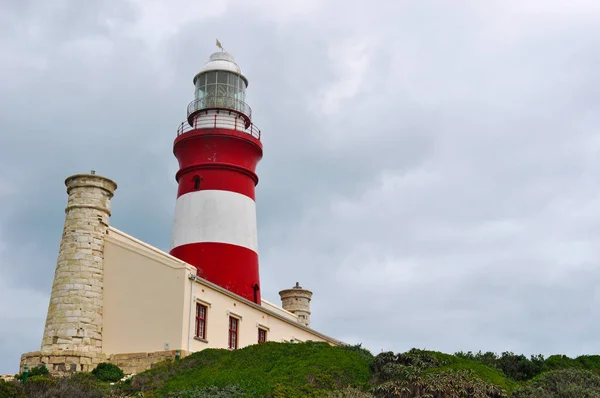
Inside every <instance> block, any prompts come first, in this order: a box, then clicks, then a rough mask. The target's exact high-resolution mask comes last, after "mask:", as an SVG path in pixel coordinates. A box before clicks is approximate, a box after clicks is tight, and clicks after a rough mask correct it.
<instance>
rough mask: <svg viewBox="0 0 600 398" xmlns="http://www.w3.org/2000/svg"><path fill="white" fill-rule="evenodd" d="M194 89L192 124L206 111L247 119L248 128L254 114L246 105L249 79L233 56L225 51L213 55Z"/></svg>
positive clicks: (190, 110)
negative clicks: (227, 113) (224, 112)
mask: <svg viewBox="0 0 600 398" xmlns="http://www.w3.org/2000/svg"><path fill="white" fill-rule="evenodd" d="M194 86H195V93H194V101H192V102H191V103H190V104H189V105H188V121H189V122H190V124H193V123H194V119H195V116H196V115H197V114H198V113H199V112H200V111H203V110H226V111H233V112H235V113H238V114H239V115H240V116H242V117H243V118H244V120H245V122H246V123H245V124H247V125H249V124H250V122H251V119H252V110H251V109H250V106H248V104H246V102H245V100H246V88H247V87H248V79H246V77H245V76H244V75H242V72H241V69H240V67H239V66H238V64H237V63H236V62H235V59H234V58H233V56H232V55H231V54H229V53H227V52H225V51H220V52H216V53H214V54H212V55H211V56H210V59H209V60H208V62H207V63H206V64H205V65H204V67H203V68H202V70H201V71H200V72H199V73H198V74H197V75H196V76H195V77H194Z"/></svg>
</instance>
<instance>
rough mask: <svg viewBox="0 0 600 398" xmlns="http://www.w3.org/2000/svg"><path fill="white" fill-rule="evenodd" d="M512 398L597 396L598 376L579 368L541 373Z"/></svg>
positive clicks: (590, 397) (588, 397) (591, 397)
mask: <svg viewBox="0 0 600 398" xmlns="http://www.w3.org/2000/svg"><path fill="white" fill-rule="evenodd" d="M513 397H514V398H538V397H543V398H598V397H600V376H598V375H596V374H594V373H592V372H590V371H588V370H580V369H561V370H554V371H551V372H546V373H543V374H542V375H540V376H538V377H536V378H535V379H533V380H532V381H531V382H530V383H528V384H527V385H526V386H525V387H523V388H521V389H518V390H516V391H515V392H514V394H513Z"/></svg>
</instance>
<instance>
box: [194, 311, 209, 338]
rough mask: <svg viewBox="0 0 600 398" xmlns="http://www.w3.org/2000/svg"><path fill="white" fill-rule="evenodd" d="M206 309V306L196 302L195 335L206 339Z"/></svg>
mask: <svg viewBox="0 0 600 398" xmlns="http://www.w3.org/2000/svg"><path fill="white" fill-rule="evenodd" d="M206 311H207V307H206V306H205V305H202V304H200V303H196V337H198V338H199V339H202V340H206Z"/></svg>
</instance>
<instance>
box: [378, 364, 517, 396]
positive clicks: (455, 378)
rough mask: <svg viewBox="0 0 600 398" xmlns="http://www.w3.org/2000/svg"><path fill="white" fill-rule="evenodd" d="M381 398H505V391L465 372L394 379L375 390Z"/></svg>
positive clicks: (448, 372)
mask: <svg viewBox="0 0 600 398" xmlns="http://www.w3.org/2000/svg"><path fill="white" fill-rule="evenodd" d="M372 393H373V395H374V396H375V397H381V398H413V397H431V398H504V397H507V394H506V392H505V391H504V390H502V389H501V388H499V387H498V386H495V385H493V384H491V383H486V382H484V381H482V380H481V379H478V378H477V377H475V376H474V375H473V374H472V373H471V372H469V371H466V370H459V371H445V372H440V373H430V374H419V373H415V374H412V375H410V376H408V377H406V378H402V379H399V380H391V381H387V382H385V383H382V384H380V385H378V386H376V387H374V388H373V390H372Z"/></svg>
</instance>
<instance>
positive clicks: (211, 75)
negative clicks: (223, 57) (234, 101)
mask: <svg viewBox="0 0 600 398" xmlns="http://www.w3.org/2000/svg"><path fill="white" fill-rule="evenodd" d="M216 82H217V72H208V73H207V74H206V84H214V83H216Z"/></svg>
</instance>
